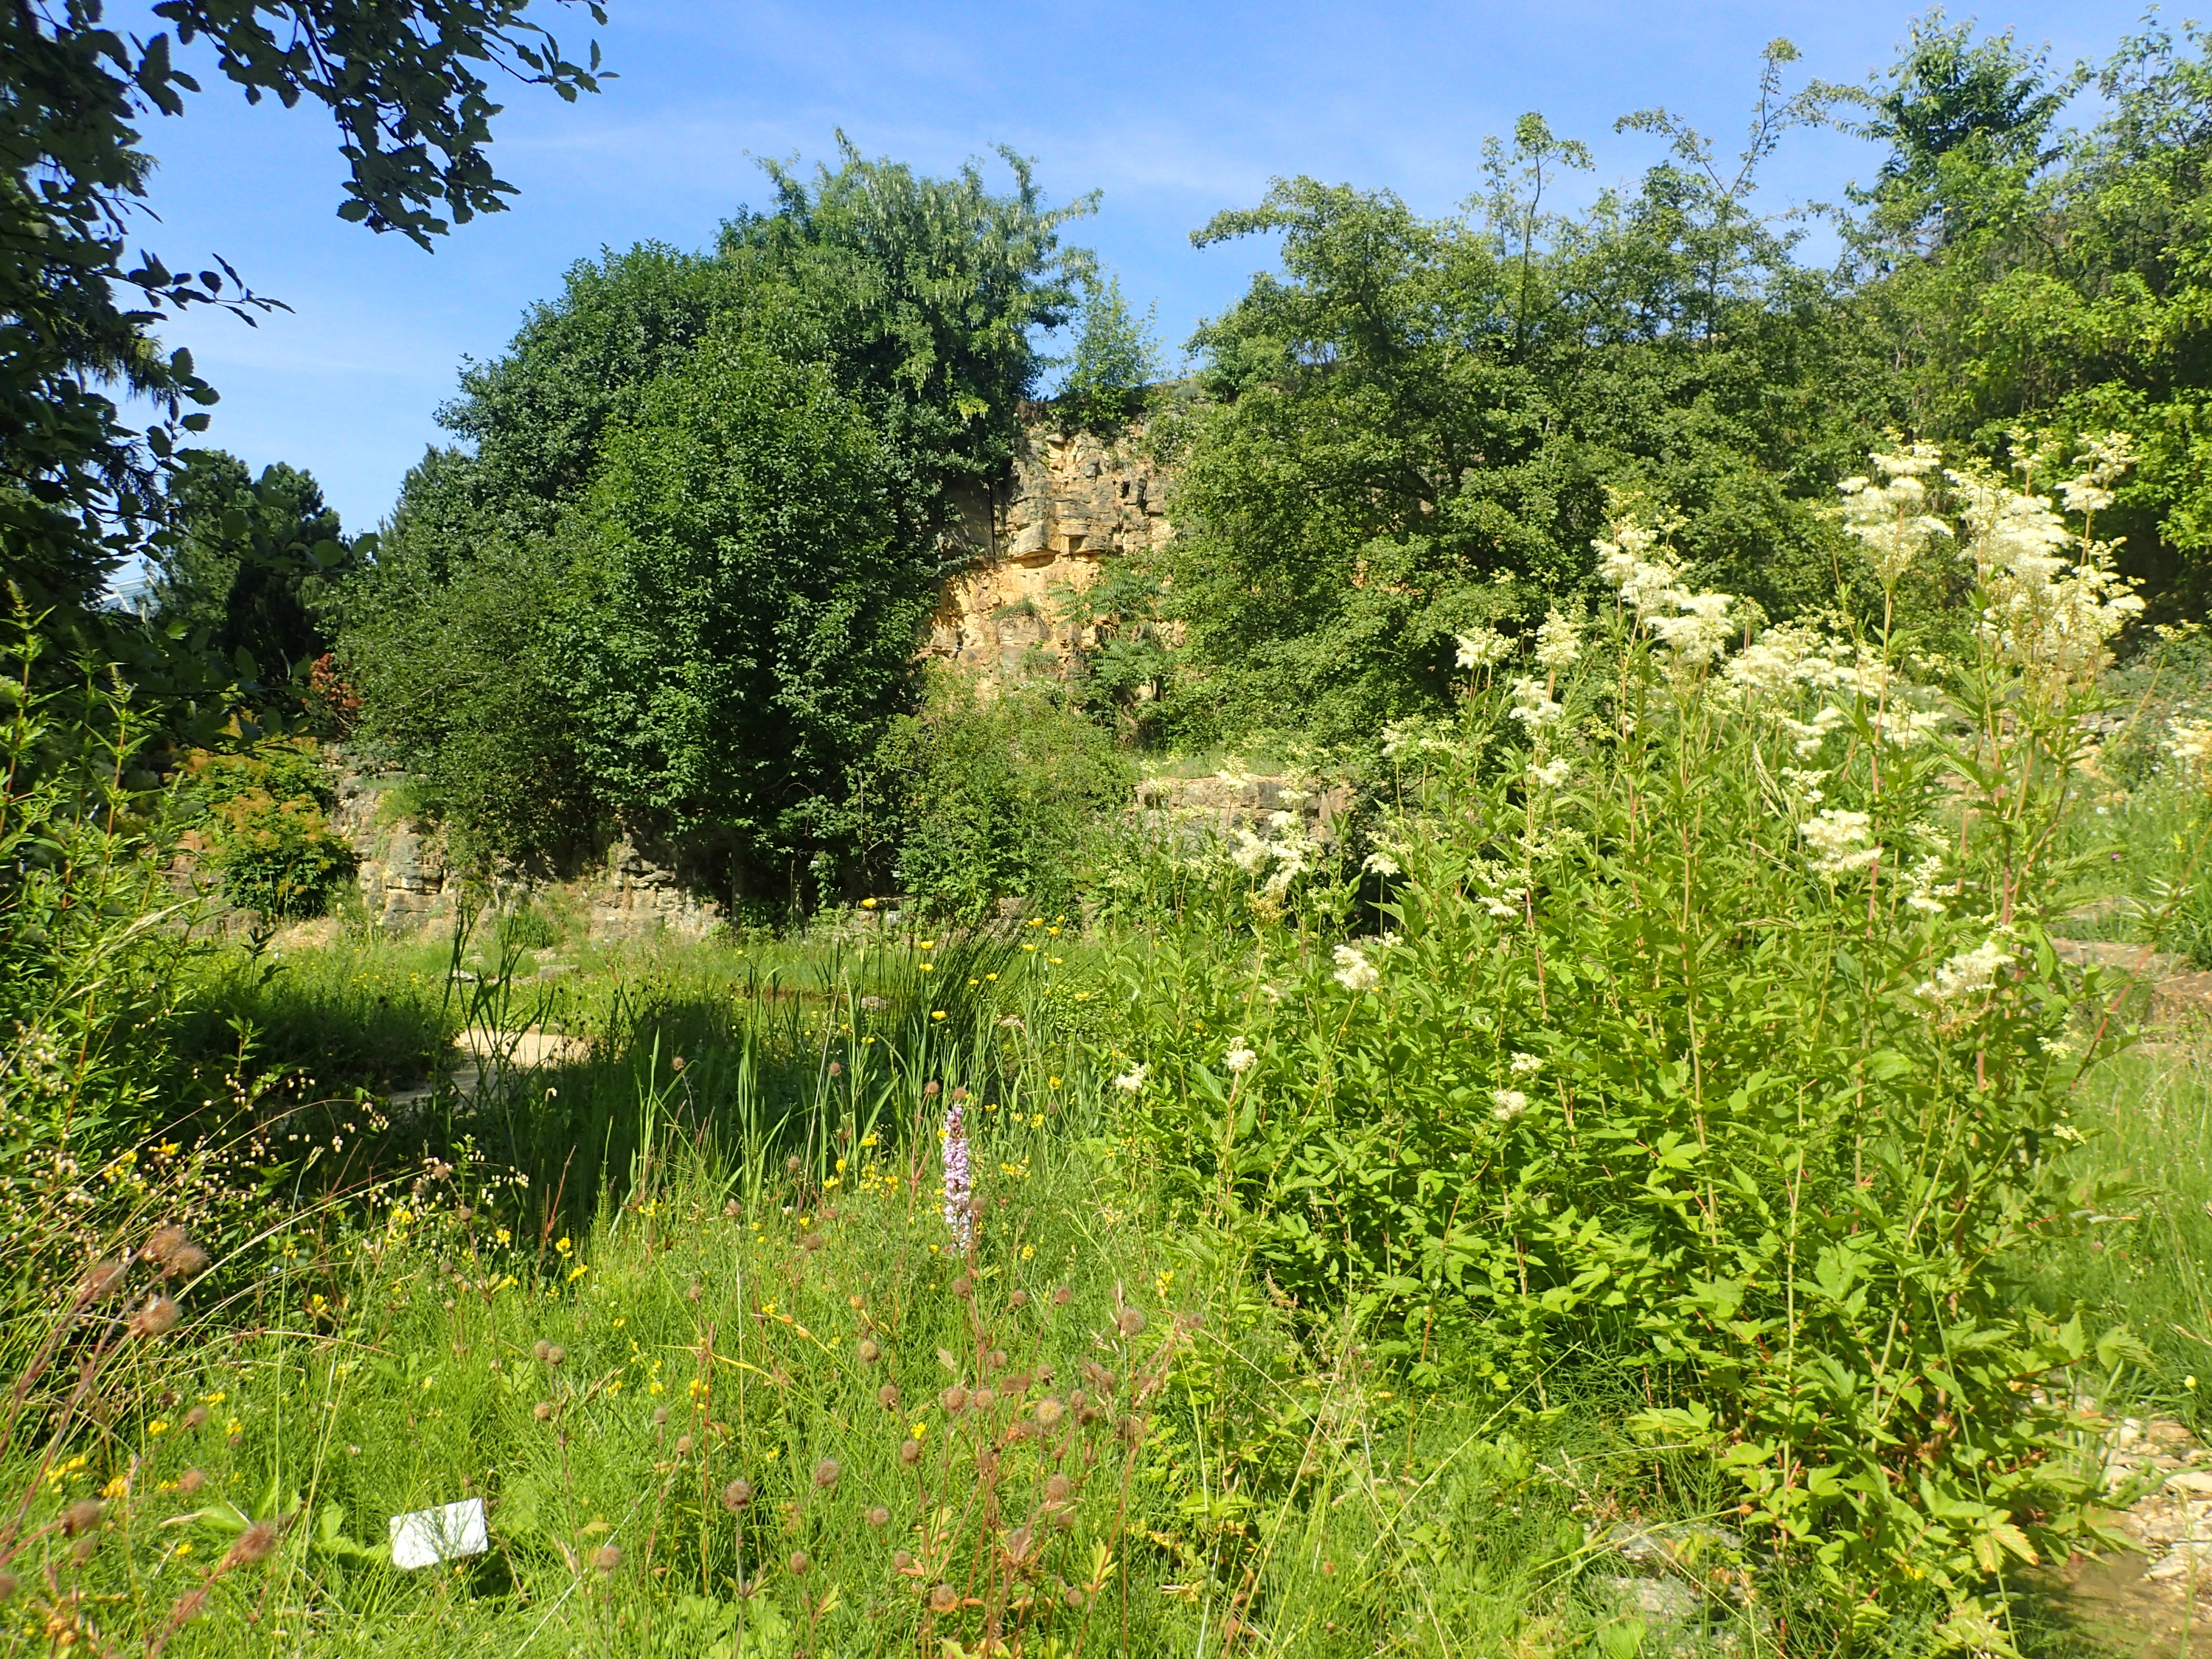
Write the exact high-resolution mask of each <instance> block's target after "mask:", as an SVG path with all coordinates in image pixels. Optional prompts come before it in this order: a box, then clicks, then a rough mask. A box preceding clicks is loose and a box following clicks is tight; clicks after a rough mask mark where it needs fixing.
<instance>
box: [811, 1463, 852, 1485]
mask: <svg viewBox="0 0 2212 1659" xmlns="http://www.w3.org/2000/svg"><path fill="white" fill-rule="evenodd" d="M844 1473H845V1471H844V1470H843V1469H842V1468H839V1467H838V1466H837V1460H836V1458H834V1457H825V1458H823V1460H822V1461H821V1462H819V1463H817V1464H816V1465H815V1466H814V1484H815V1485H816V1486H820V1487H822V1488H823V1490H825V1491H826V1490H828V1489H829V1487H831V1486H836V1484H837V1477H838V1476H839V1475H841V1474H844Z"/></svg>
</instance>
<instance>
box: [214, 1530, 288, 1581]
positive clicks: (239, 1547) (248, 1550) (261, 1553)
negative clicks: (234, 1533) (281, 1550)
mask: <svg viewBox="0 0 2212 1659" xmlns="http://www.w3.org/2000/svg"><path fill="white" fill-rule="evenodd" d="M275 1549H276V1522H274V1521H256V1522H254V1523H253V1524H252V1526H250V1527H248V1528H246V1530H245V1531H244V1532H242V1533H240V1534H238V1541H237V1542H236V1543H234V1544H233V1545H232V1546H231V1547H230V1550H229V1553H227V1554H226V1555H225V1556H224V1557H223V1558H222V1565H223V1568H224V1570H226V1571H228V1569H230V1568H232V1567H250V1566H253V1565H256V1564H257V1563H259V1562H262V1561H266V1560H267V1559H269V1557H270V1553H271V1552H272V1551H274V1550H275Z"/></svg>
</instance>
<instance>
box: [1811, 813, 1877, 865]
mask: <svg viewBox="0 0 2212 1659" xmlns="http://www.w3.org/2000/svg"><path fill="white" fill-rule="evenodd" d="M1797 833H1798V834H1799V835H1801V836H1804V838H1805V844H1806V845H1807V846H1808V847H1810V848H1812V849H1813V852H1814V859H1813V867H1814V869H1815V870H1817V871H1819V872H1820V873H1821V874H1822V875H1824V876H1840V875H1847V874H1850V873H1851V872H1854V871H1859V870H1867V869H1871V868H1872V867H1873V866H1874V865H1875V863H1876V862H1877V861H1878V860H1880V859H1881V848H1879V847H1877V846H1875V845H1872V844H1871V843H1872V842H1873V840H1874V820H1873V819H1872V818H1870V817H1868V816H1867V815H1866V814H1865V813H1863V812H1847V811H1842V810H1841V809H1839V808H1837V807H1833V806H1830V807H1824V808H1822V809H1821V811H1820V816H1819V817H1812V818H1808V819H1807V820H1806V821H1805V822H1804V823H1801V824H1799V825H1798V826H1797Z"/></svg>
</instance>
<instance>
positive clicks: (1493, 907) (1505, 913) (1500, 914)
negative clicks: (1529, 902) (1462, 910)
mask: <svg viewBox="0 0 2212 1659" xmlns="http://www.w3.org/2000/svg"><path fill="white" fill-rule="evenodd" d="M1482 908H1484V909H1486V910H1487V911H1489V912H1490V914H1491V915H1492V918H1493V919H1495V920H1496V921H1512V920H1513V918H1514V917H1516V916H1517V915H1520V914H1521V912H1520V911H1519V910H1517V909H1516V908H1514V907H1513V906H1512V905H1510V904H1508V903H1507V902H1505V901H1504V899H1502V898H1498V897H1497V896H1494V895H1492V894H1487V893H1486V894H1485V895H1484V896H1483V899H1482Z"/></svg>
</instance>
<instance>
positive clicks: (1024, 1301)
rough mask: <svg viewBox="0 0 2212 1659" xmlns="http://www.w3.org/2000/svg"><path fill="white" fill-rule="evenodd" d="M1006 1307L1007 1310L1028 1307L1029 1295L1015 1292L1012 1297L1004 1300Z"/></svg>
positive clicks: (1026, 1292)
mask: <svg viewBox="0 0 2212 1659" xmlns="http://www.w3.org/2000/svg"><path fill="white" fill-rule="evenodd" d="M1006 1305H1007V1306H1008V1307H1009V1308H1026V1307H1028V1306H1029V1305H1030V1293H1029V1292H1028V1291H1015V1292H1014V1293H1013V1294H1012V1296H1010V1297H1007V1298H1006Z"/></svg>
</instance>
